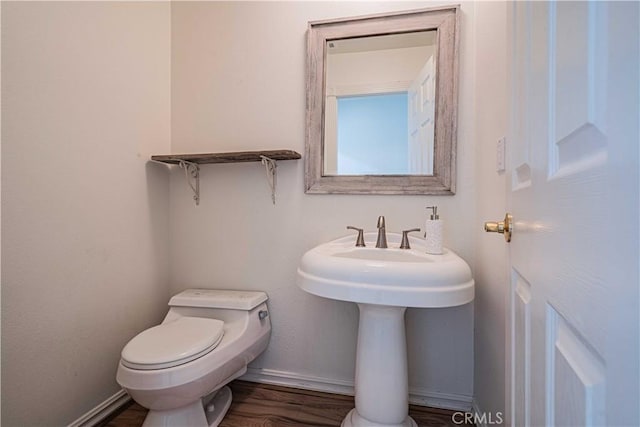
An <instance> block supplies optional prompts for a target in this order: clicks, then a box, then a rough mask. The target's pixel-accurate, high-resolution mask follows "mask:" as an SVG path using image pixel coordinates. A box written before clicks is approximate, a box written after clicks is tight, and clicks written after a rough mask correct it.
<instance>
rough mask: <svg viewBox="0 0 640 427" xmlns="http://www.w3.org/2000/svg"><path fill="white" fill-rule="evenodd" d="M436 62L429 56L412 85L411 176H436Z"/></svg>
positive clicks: (410, 113)
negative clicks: (434, 159)
mask: <svg viewBox="0 0 640 427" xmlns="http://www.w3.org/2000/svg"><path fill="white" fill-rule="evenodd" d="M435 92H436V90H435V61H434V57H433V55H431V56H430V57H429V59H428V60H427V62H426V63H425V64H424V66H423V67H422V69H421V70H420V72H419V73H418V75H417V76H416V78H415V79H413V82H411V85H410V86H409V90H408V96H407V102H408V103H409V105H408V112H407V113H408V116H409V117H408V126H409V129H408V130H409V132H408V133H409V173H410V174H417V175H431V174H433V140H434V133H433V132H434V117H435Z"/></svg>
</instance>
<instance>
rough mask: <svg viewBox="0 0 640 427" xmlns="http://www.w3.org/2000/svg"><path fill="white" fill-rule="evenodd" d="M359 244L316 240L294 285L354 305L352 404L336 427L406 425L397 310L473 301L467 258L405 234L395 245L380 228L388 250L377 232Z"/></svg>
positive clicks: (405, 386)
mask: <svg viewBox="0 0 640 427" xmlns="http://www.w3.org/2000/svg"><path fill="white" fill-rule="evenodd" d="M364 237H365V243H366V247H356V246H355V238H354V236H347V237H343V238H340V239H337V240H333V241H331V242H328V243H324V244H321V245H318V246H316V247H315V248H313V249H311V250H309V251H308V252H307V253H305V254H304V256H303V257H302V260H301V261H300V266H299V267H298V286H299V287H300V288H302V289H303V290H304V291H306V292H309V293H311V294H314V295H317V296H320V297H324V298H330V299H335V300H341V301H351V302H355V303H357V304H358V308H359V311H360V323H359V329H358V343H357V356H356V378H355V394H356V397H355V400H356V407H355V408H354V409H353V410H351V412H349V414H348V415H347V417H346V418H345V419H344V421H343V422H342V426H343V427H349V426H367V427H376V426H380V427H383V426H384V427H391V426H395V427H401V426H402V427H411V426H416V423H415V421H413V420H412V419H411V417H409V412H408V411H409V401H408V397H409V392H408V377H407V350H406V348H407V346H406V337H405V328H404V313H405V310H406V309H407V307H422V308H427V307H453V306H457V305H462V304H466V303H468V302H470V301H472V300H473V295H474V282H473V278H472V277H471V270H470V269H469V266H468V265H467V263H466V262H465V261H464V260H463V259H462V258H460V257H459V256H458V255H456V254H455V253H454V252H453V251H451V250H448V249H446V248H445V249H444V253H443V254H442V255H428V254H426V253H425V251H426V248H425V244H424V240H422V239H418V238H415V237H410V238H409V242H410V244H411V249H396V248H398V247H399V246H400V240H401V236H400V234H398V233H387V241H388V244H389V248H386V249H377V248H375V242H376V233H365V235H364Z"/></svg>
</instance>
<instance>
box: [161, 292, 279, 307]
mask: <svg viewBox="0 0 640 427" xmlns="http://www.w3.org/2000/svg"><path fill="white" fill-rule="evenodd" d="M267 298H268V297H267V294H266V293H264V292H258V291H231V290H218V289H187V290H184V291H182V292H180V293H179V294H177V295H174V296H173V297H172V298H171V299H170V300H169V306H171V307H177V306H182V307H206V308H227V309H232V310H251V309H253V308H255V307H257V306H258V305H260V304H262V303H263V302H265V301H266V300H267Z"/></svg>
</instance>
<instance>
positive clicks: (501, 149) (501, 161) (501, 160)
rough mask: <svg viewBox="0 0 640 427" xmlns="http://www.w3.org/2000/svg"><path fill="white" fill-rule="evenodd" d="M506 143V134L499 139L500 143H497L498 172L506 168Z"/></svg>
mask: <svg viewBox="0 0 640 427" xmlns="http://www.w3.org/2000/svg"><path fill="white" fill-rule="evenodd" d="M505 144H506V140H505V137H504V136H503V137H502V138H500V139H498V143H497V144H496V172H498V173H500V172H504V170H505V157H506V156H505V151H506V148H505Z"/></svg>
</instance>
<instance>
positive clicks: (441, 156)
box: [305, 7, 459, 194]
mask: <svg viewBox="0 0 640 427" xmlns="http://www.w3.org/2000/svg"><path fill="white" fill-rule="evenodd" d="M458 13H459V12H458V7H446V8H437V9H424V10H417V11H408V12H399V13H393V14H380V15H370V16H362V17H354V18H344V19H334V20H327V21H316V22H310V23H309V29H308V33H307V129H306V131H307V134H306V157H305V192H307V193H343V194H454V193H455V158H456V155H455V154H456V153H455V150H456V113H457V72H458V52H457V51H458V49H457V46H458V30H459V28H458V27H459V25H458Z"/></svg>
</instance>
